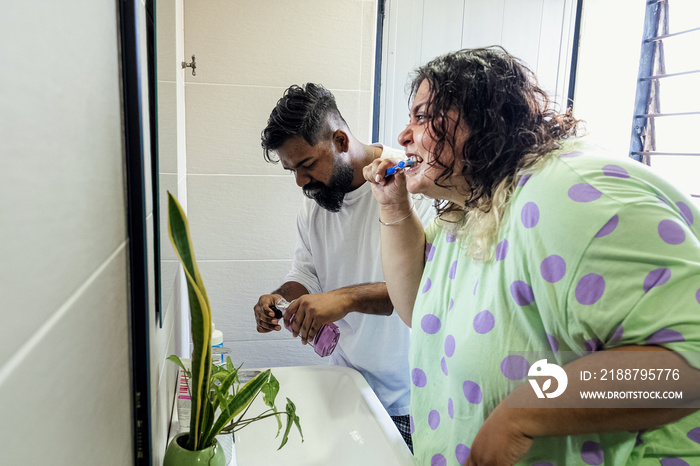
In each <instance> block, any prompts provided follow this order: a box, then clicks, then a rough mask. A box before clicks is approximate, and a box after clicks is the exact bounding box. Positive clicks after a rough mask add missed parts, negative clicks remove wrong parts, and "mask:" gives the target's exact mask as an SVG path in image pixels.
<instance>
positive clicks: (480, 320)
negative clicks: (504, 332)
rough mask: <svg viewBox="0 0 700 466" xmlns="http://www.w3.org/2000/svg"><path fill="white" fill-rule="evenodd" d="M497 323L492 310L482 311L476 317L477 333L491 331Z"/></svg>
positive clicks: (475, 328) (475, 327) (475, 326)
mask: <svg viewBox="0 0 700 466" xmlns="http://www.w3.org/2000/svg"><path fill="white" fill-rule="evenodd" d="M494 324H495V318H494V317H493V314H491V312H490V311H481V312H480V313H478V314H477V315H476V316H475V317H474V330H476V333H481V334H482V335H483V334H484V333H489V332H490V331H491V330H492V329H493V326H494Z"/></svg>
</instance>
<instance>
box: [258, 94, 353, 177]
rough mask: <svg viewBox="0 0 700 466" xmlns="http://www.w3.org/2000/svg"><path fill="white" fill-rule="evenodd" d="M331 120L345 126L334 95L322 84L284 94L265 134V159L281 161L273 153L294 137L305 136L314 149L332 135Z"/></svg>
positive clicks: (263, 146) (263, 145)
mask: <svg viewBox="0 0 700 466" xmlns="http://www.w3.org/2000/svg"><path fill="white" fill-rule="evenodd" d="M329 117H331V118H339V119H340V121H342V122H343V123H345V120H344V119H343V117H342V115H341V114H340V111H338V106H337V105H336V103H335V97H334V96H333V94H332V93H331V92H330V91H329V90H328V89H326V88H325V87H323V86H322V85H320V84H314V83H306V84H305V85H302V86H297V85H296V84H294V85H292V86H290V87H289V88H288V89H287V90H285V91H284V95H282V98H281V99H280V100H279V101H277V105H275V108H274V109H272V112H271V113H270V118H268V120H267V126H266V127H265V129H264V130H263V131H262V135H261V139H262V141H261V145H262V148H263V152H264V155H265V160H267V161H268V162H272V163H277V162H279V159H277V158H276V157H275V156H274V154H273V152H274V151H276V150H277V149H279V148H280V147H282V146H283V145H284V143H286V142H287V141H288V140H289V139H291V138H293V137H297V136H300V137H303V138H304V140H305V141H306V142H308V143H309V145H311V146H315V145H316V144H317V143H318V142H319V141H321V140H323V139H325V138H329V137H330V136H331V134H332V131H331V127H330V126H329V124H328V121H329Z"/></svg>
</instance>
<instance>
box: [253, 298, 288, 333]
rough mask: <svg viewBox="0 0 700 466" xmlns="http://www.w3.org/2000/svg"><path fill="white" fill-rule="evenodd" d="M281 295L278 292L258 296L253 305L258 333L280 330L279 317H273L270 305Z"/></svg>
mask: <svg viewBox="0 0 700 466" xmlns="http://www.w3.org/2000/svg"><path fill="white" fill-rule="evenodd" d="M281 297H282V296H281V295H278V294H264V295H262V296H260V298H258V303H257V304H256V305H255V306H253V310H254V311H255V321H256V323H257V324H258V333H267V332H271V331H273V330H281V329H282V327H280V326H279V325H278V323H279V319H276V318H275V313H274V312H273V311H272V309H270V306H272V305H273V304H275V303H276V302H277V300H278V299H280V298H281Z"/></svg>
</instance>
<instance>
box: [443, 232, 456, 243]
mask: <svg viewBox="0 0 700 466" xmlns="http://www.w3.org/2000/svg"><path fill="white" fill-rule="evenodd" d="M445 241H447V242H448V243H454V242H455V241H457V237H456V236H455V235H453V234H451V233H447V234H446V235H445Z"/></svg>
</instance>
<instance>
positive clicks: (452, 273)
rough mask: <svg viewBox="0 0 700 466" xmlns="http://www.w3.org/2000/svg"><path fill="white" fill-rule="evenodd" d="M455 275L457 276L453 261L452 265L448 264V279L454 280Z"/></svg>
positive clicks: (455, 264)
mask: <svg viewBox="0 0 700 466" xmlns="http://www.w3.org/2000/svg"><path fill="white" fill-rule="evenodd" d="M455 276H457V261H454V262H453V263H452V265H451V266H450V274H449V277H450V279H451V280H454V279H455Z"/></svg>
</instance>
